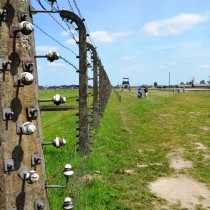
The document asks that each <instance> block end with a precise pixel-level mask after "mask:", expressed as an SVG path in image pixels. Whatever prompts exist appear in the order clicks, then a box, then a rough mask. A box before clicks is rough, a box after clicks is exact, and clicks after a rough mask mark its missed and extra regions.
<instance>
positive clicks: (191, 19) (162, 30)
mask: <svg viewBox="0 0 210 210" xmlns="http://www.w3.org/2000/svg"><path fill="white" fill-rule="evenodd" d="M206 20H207V17H206V16H202V15H199V14H180V15H177V16H175V17H171V18H168V19H163V20H156V21H152V22H150V23H147V24H145V25H144V27H143V31H144V32H145V33H147V34H148V35H150V36H163V35H169V34H180V33H182V32H184V31H186V30H188V29H190V28H193V27H194V26H195V25H196V24H198V23H201V22H204V21H206Z"/></svg>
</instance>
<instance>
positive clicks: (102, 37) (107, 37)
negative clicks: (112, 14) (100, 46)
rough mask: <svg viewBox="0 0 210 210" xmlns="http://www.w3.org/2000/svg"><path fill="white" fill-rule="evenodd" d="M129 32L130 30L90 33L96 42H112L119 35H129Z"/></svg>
mask: <svg viewBox="0 0 210 210" xmlns="http://www.w3.org/2000/svg"><path fill="white" fill-rule="evenodd" d="M130 34H131V32H130V31H121V32H116V33H108V32H107V31H95V32H92V33H90V35H91V37H92V38H93V40H94V41H95V42H97V43H109V42H113V41H115V40H116V39H118V38H120V37H124V36H129V35H130Z"/></svg>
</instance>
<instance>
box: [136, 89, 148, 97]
mask: <svg viewBox="0 0 210 210" xmlns="http://www.w3.org/2000/svg"><path fill="white" fill-rule="evenodd" d="M143 94H144V98H147V97H148V87H145V88H141V87H139V89H138V98H142V96H143Z"/></svg>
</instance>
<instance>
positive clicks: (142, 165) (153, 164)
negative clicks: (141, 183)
mask: <svg viewBox="0 0 210 210" xmlns="http://www.w3.org/2000/svg"><path fill="white" fill-rule="evenodd" d="M162 165H163V163H150V164H137V167H138V168H146V167H149V166H162Z"/></svg>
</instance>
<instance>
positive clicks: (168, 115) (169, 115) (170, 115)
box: [159, 114, 174, 117]
mask: <svg viewBox="0 0 210 210" xmlns="http://www.w3.org/2000/svg"><path fill="white" fill-rule="evenodd" d="M159 116H160V117H174V115H173V114H159Z"/></svg>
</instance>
